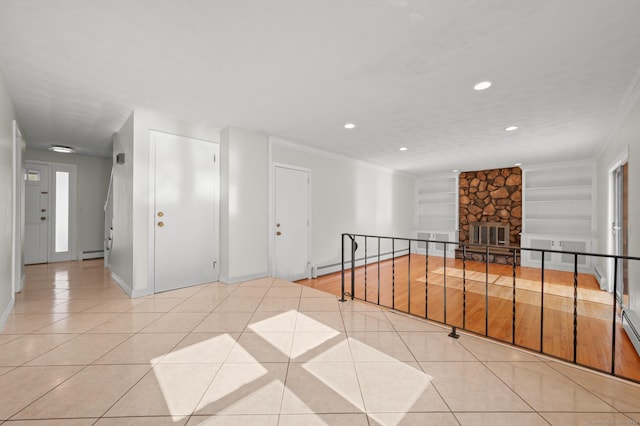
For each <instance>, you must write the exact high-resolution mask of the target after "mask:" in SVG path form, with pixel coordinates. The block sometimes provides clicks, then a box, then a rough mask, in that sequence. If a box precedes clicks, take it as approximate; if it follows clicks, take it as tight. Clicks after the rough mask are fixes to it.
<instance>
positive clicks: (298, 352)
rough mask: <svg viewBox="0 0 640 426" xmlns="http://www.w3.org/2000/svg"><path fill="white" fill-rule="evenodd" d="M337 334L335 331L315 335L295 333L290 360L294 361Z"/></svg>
mask: <svg viewBox="0 0 640 426" xmlns="http://www.w3.org/2000/svg"><path fill="white" fill-rule="evenodd" d="M339 334H340V333H338V332H337V331H335V330H332V331H329V332H317V333H297V334H296V336H295V338H294V342H293V347H292V348H291V359H296V358H298V357H300V356H302V355H304V354H306V353H307V352H309V351H311V350H313V349H315V348H317V347H318V346H320V345H322V344H323V343H324V342H326V341H328V340H331V339H333V338H334V337H336V336H337V335H339ZM303 337H304V338H303ZM325 352H326V351H325ZM319 356H320V355H319ZM316 358H317V357H316Z"/></svg>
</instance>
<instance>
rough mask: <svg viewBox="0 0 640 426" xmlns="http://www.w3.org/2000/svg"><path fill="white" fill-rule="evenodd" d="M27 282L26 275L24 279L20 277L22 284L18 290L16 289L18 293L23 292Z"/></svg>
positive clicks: (23, 276)
mask: <svg viewBox="0 0 640 426" xmlns="http://www.w3.org/2000/svg"><path fill="white" fill-rule="evenodd" d="M26 282H27V276H26V275H22V277H20V283H19V284H18V288H17V289H16V293H18V292H20V291H22V289H23V288H24V284H25V283H26Z"/></svg>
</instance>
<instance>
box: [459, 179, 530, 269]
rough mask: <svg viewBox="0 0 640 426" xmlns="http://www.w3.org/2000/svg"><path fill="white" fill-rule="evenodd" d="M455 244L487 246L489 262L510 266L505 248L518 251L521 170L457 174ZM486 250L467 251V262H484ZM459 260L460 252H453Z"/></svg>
mask: <svg viewBox="0 0 640 426" xmlns="http://www.w3.org/2000/svg"><path fill="white" fill-rule="evenodd" d="M459 218H460V223H459V227H458V229H459V230H460V235H459V241H460V242H461V243H469V244H472V245H473V244H478V245H484V244H489V245H491V246H495V247H492V248H491V249H490V259H489V261H490V262H495V263H511V261H512V259H511V257H512V256H510V255H509V253H512V252H510V251H509V249H508V248H509V247H520V233H521V232H522V169H520V167H510V168H504V169H493V170H480V171H475V172H463V173H460V186H459ZM485 255H486V250H485V249H484V247H483V248H475V249H474V248H473V247H469V250H467V258H471V259H474V260H482V261H484V257H485ZM456 257H462V250H457V251H456Z"/></svg>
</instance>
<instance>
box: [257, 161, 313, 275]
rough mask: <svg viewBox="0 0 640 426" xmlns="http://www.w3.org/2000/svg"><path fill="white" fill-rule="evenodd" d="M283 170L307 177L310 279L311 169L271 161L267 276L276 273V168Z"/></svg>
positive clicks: (308, 273)
mask: <svg viewBox="0 0 640 426" xmlns="http://www.w3.org/2000/svg"><path fill="white" fill-rule="evenodd" d="M277 167H280V168H285V169H291V170H297V171H300V172H305V173H307V174H308V176H309V185H308V194H307V200H308V201H307V212H308V215H307V220H308V221H309V226H308V227H307V265H308V266H307V278H310V277H311V268H312V266H311V263H310V262H311V257H312V253H311V246H312V245H311V236H312V232H311V228H312V227H313V220H312V219H313V213H312V210H311V207H312V194H313V189H312V188H313V186H312V184H313V174H312V171H311V169H309V168H306V167H300V166H294V165H291V164H286V163H278V162H273V161H271V167H270V168H269V226H268V229H269V235H270V238H269V239H268V241H269V274H270V275H271V276H273V275H274V274H275V271H276V225H275V220H276V168H277Z"/></svg>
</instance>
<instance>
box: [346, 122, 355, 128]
mask: <svg viewBox="0 0 640 426" xmlns="http://www.w3.org/2000/svg"><path fill="white" fill-rule="evenodd" d="M355 127H356V125H355V124H353V123H347V124H345V125H344V128H345V129H353V128H355Z"/></svg>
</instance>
